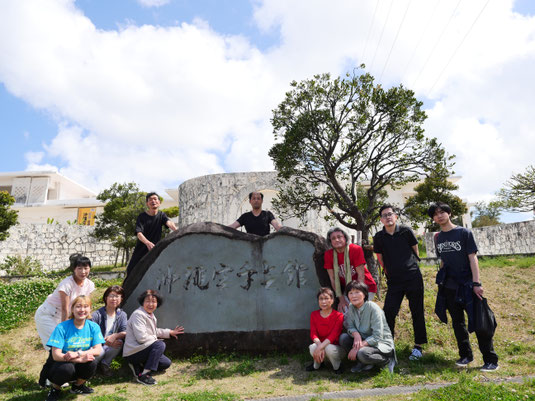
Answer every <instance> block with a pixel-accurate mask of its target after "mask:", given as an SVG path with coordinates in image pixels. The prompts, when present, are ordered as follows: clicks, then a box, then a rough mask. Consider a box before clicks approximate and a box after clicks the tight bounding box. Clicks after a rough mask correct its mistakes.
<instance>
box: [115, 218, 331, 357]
mask: <svg viewBox="0 0 535 401" xmlns="http://www.w3.org/2000/svg"><path fill="white" fill-rule="evenodd" d="M325 250H326V243H325V240H324V239H323V238H321V237H319V236H317V235H316V234H313V233H311V232H306V231H301V230H296V229H292V228H287V227H285V228H283V229H282V230H280V231H279V232H276V233H273V234H270V235H268V236H266V237H259V236H256V235H251V234H246V233H242V232H239V231H236V230H233V229H231V228H229V227H226V226H223V225H220V224H216V223H195V224H192V225H189V226H187V227H184V228H182V229H180V230H178V231H176V232H174V233H172V234H170V235H169V236H168V237H166V238H165V239H163V240H161V241H160V242H158V244H157V245H156V247H155V248H154V249H153V250H152V251H151V252H149V253H148V254H147V255H146V256H145V257H144V258H143V259H142V260H141V261H140V262H139V264H138V265H137V266H136V268H135V269H134V271H133V272H132V273H131V274H130V275H129V276H128V277H127V279H126V280H125V282H124V288H125V291H126V293H127V300H126V302H125V310H126V312H127V313H131V312H132V311H133V310H134V309H136V308H137V307H139V304H138V302H137V297H138V296H139V294H141V293H142V292H143V291H145V290H147V289H157V290H158V291H159V292H160V293H161V294H162V296H163V298H164V303H163V305H162V306H161V307H160V308H158V309H157V310H156V312H155V314H156V317H157V318H158V326H159V327H169V328H174V327H175V326H176V325H177V324H179V325H181V326H184V328H185V334H184V335H182V336H180V337H179V339H178V340H174V339H171V340H170V341H168V349H169V350H170V351H171V352H173V353H174V354H178V355H187V354H192V353H204V352H218V351H243V352H270V351H286V352H287V351H296V350H299V351H301V350H304V349H306V345H307V344H308V342H309V327H310V313H311V312H312V311H313V310H314V309H317V307H318V306H317V300H316V293H317V290H318V288H319V287H320V286H321V285H323V286H325V285H329V278H328V275H327V273H326V271H325V270H324V269H323V253H324V251H325Z"/></svg>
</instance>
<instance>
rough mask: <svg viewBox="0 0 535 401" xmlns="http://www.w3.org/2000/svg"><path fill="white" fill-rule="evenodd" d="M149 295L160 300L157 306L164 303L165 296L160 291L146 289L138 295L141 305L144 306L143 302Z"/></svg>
mask: <svg viewBox="0 0 535 401" xmlns="http://www.w3.org/2000/svg"><path fill="white" fill-rule="evenodd" d="M149 296H152V297H154V298H156V301H157V302H158V306H157V308H159V307H160V306H161V305H162V304H163V298H162V296H161V295H160V293H159V292H158V291H156V290H145V291H143V293H142V294H141V295H140V296H139V297H137V301H138V302H139V304H140V305H141V306H143V302H145V298H147V297H149Z"/></svg>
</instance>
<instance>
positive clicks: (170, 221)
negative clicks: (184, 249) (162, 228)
mask: <svg viewBox="0 0 535 401" xmlns="http://www.w3.org/2000/svg"><path fill="white" fill-rule="evenodd" d="M165 225H166V226H167V227H169V229H170V230H172V231H176V225H175V223H173V221H172V220H167V222H166V223H165Z"/></svg>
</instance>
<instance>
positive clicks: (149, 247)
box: [145, 241, 154, 251]
mask: <svg viewBox="0 0 535 401" xmlns="http://www.w3.org/2000/svg"><path fill="white" fill-rule="evenodd" d="M145 245H146V246H147V249H148V250H149V251H150V250H151V249H152V248H154V244H153V243H152V242H150V241H147V243H146V244H145Z"/></svg>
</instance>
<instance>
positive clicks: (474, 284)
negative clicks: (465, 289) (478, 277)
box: [472, 281, 481, 287]
mask: <svg viewBox="0 0 535 401" xmlns="http://www.w3.org/2000/svg"><path fill="white" fill-rule="evenodd" d="M472 287H481V283H480V282H478V281H474V282H473V283H472Z"/></svg>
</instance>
